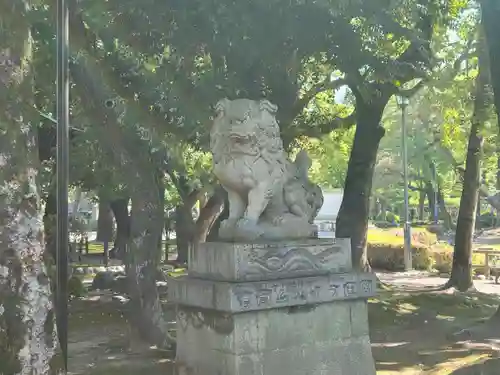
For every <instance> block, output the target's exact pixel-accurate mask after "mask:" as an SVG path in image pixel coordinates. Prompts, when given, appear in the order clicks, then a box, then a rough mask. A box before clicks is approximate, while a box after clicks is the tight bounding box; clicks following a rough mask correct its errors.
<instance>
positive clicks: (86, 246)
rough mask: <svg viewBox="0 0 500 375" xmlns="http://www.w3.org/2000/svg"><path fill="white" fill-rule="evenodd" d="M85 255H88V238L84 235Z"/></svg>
mask: <svg viewBox="0 0 500 375" xmlns="http://www.w3.org/2000/svg"><path fill="white" fill-rule="evenodd" d="M85 254H87V255H89V237H88V236H87V235H85Z"/></svg>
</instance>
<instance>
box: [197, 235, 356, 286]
mask: <svg viewBox="0 0 500 375" xmlns="http://www.w3.org/2000/svg"><path fill="white" fill-rule="evenodd" d="M351 269H352V263H351V241H350V239H343V238H340V239H335V240H333V241H332V240H331V239H327V240H299V241H288V242H275V243H260V244H256V243H253V244H245V243H229V242H207V243H203V244H200V247H198V248H192V249H191V251H190V254H189V273H190V275H192V276H196V277H200V278H205V279H213V280H227V281H250V280H270V279H279V278H290V277H297V276H311V275H322V274H329V273H344V272H349V271H350V270H351Z"/></svg>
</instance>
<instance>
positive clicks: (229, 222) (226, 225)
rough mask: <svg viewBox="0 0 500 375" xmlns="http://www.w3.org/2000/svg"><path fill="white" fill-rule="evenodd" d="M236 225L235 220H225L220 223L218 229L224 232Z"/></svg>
mask: <svg viewBox="0 0 500 375" xmlns="http://www.w3.org/2000/svg"><path fill="white" fill-rule="evenodd" d="M237 223H238V221H237V220H234V219H226V220H223V221H222V222H221V223H220V229H224V230H227V229H234V227H235V226H236V224H237Z"/></svg>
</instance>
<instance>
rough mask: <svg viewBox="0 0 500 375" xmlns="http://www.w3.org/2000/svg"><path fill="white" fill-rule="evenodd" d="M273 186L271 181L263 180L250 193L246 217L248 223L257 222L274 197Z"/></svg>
mask: <svg viewBox="0 0 500 375" xmlns="http://www.w3.org/2000/svg"><path fill="white" fill-rule="evenodd" d="M272 193H273V191H272V186H271V185H270V183H269V182H261V183H259V184H258V185H257V186H256V187H255V188H253V189H252V190H250V192H249V193H248V205H247V209H246V211H245V215H244V219H245V221H246V222H248V223H252V224H255V225H256V224H257V223H258V221H259V218H260V216H261V215H262V213H263V212H264V210H265V209H266V207H267V205H268V204H269V200H270V198H271V197H272Z"/></svg>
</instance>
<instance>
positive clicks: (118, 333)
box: [69, 290, 500, 375]
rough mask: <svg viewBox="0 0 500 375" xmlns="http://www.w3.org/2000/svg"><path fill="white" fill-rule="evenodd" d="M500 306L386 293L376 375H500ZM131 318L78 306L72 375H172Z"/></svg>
mask: <svg viewBox="0 0 500 375" xmlns="http://www.w3.org/2000/svg"><path fill="white" fill-rule="evenodd" d="M498 303H499V299H498V297H495V296H491V295H485V294H481V293H466V294H464V293H453V294H450V293H447V292H424V293H422V292H401V291H394V290H384V291H381V292H380V295H379V296H378V298H376V299H372V300H371V301H370V304H369V320H370V328H371V333H370V336H371V340H372V347H373V354H374V357H375V360H376V362H377V375H393V374H394V375H395V374H403V375H476V374H477V375H499V374H500V366H499V365H500V363H499V362H498V359H497V356H498V353H499V351H500V348H499V347H500V343H499V342H500V322H494V323H491V322H487V321H486V319H487V318H488V317H489V316H491V315H492V314H493V313H494V311H495V309H496V307H497V305H498ZM127 313H128V312H127V310H126V309H125V308H124V306H123V305H122V304H120V303H119V302H116V301H113V300H112V299H111V298H110V297H109V296H108V297H107V298H103V296H100V297H94V298H87V299H84V300H77V301H74V302H73V303H72V305H71V315H70V346H69V350H70V357H71V358H70V373H71V374H74V375H104V374H106V375H115V374H120V375H132V374H141V373H143V374H148V375H157V374H158V375H159V374H161V375H170V374H173V357H174V353H172V352H166V351H159V350H156V349H155V348H150V347H148V346H146V345H144V344H143V343H142V342H141V341H140V339H139V338H138V337H137V336H136V335H135V334H134V332H133V331H132V330H131V329H130V328H129V325H128V322H127ZM332 319H333V317H332ZM469 327H473V328H471V329H465V328H469ZM481 371H482V372H481ZM492 371H493V372H492ZM266 375H267V374H266Z"/></svg>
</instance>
